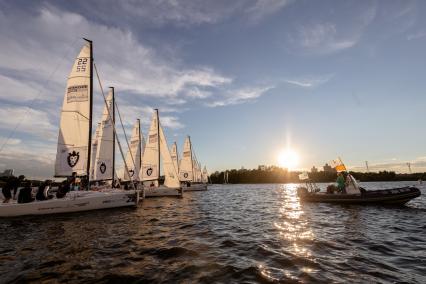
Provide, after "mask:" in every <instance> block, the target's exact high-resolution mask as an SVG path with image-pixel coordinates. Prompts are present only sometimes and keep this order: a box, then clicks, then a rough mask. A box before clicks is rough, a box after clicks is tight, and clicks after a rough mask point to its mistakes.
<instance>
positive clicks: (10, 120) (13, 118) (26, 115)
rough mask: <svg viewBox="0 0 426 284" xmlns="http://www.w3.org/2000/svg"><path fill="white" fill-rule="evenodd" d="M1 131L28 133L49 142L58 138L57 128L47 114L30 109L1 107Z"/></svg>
mask: <svg viewBox="0 0 426 284" xmlns="http://www.w3.org/2000/svg"><path fill="white" fill-rule="evenodd" d="M0 121H1V124H0V129H2V130H7V131H8V132H9V133H10V132H11V131H14V130H15V128H16V132H17V133H27V134H31V135H34V136H38V137H40V138H43V139H47V140H54V139H56V138H57V129H58V128H57V127H56V126H54V125H53V124H52V123H50V121H49V118H48V115H47V113H46V112H44V111H41V110H36V109H33V108H29V107H16V106H0Z"/></svg>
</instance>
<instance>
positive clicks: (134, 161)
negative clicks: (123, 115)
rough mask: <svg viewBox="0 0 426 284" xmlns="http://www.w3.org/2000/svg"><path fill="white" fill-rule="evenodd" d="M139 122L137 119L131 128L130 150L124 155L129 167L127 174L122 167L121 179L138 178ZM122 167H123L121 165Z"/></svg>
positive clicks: (139, 156)
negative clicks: (122, 174)
mask: <svg viewBox="0 0 426 284" xmlns="http://www.w3.org/2000/svg"><path fill="white" fill-rule="evenodd" d="M141 138H142V137H141V123H140V120H139V119H138V120H137V121H136V123H135V126H134V127H133V130H132V137H131V138H130V150H129V151H128V152H127V155H126V165H127V167H128V169H129V174H130V176H129V174H127V172H126V169H123V173H124V176H123V180H125V181H128V180H130V178H131V179H132V180H139V172H140V169H141V151H142V148H141V144H142V143H141V142H142V141H141ZM123 168H124V167H123Z"/></svg>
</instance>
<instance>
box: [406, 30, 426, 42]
mask: <svg viewBox="0 0 426 284" xmlns="http://www.w3.org/2000/svg"><path fill="white" fill-rule="evenodd" d="M424 37H426V31H420V32H416V33H413V34H409V35H408V36H407V40H413V39H420V38H424Z"/></svg>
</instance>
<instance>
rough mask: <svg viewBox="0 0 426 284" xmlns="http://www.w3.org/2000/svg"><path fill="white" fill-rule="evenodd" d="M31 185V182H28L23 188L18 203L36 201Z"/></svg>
mask: <svg viewBox="0 0 426 284" xmlns="http://www.w3.org/2000/svg"><path fill="white" fill-rule="evenodd" d="M31 185H32V184H31V183H30V182H27V183H26V184H25V186H24V187H23V188H21V190H20V191H19V194H18V203H29V202H32V201H34V198H33V196H32V188H31Z"/></svg>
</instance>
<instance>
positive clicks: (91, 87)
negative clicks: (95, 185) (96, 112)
mask: <svg viewBox="0 0 426 284" xmlns="http://www.w3.org/2000/svg"><path fill="white" fill-rule="evenodd" d="M83 39H84V40H85V41H87V42H88V43H89V45H90V58H89V65H90V91H89V99H90V112H89V143H88V145H89V147H88V149H87V169H86V174H87V184H88V186H89V184H90V183H89V182H90V157H91V151H92V147H91V143H92V112H93V45H92V41H91V40H88V39H86V38H83Z"/></svg>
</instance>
